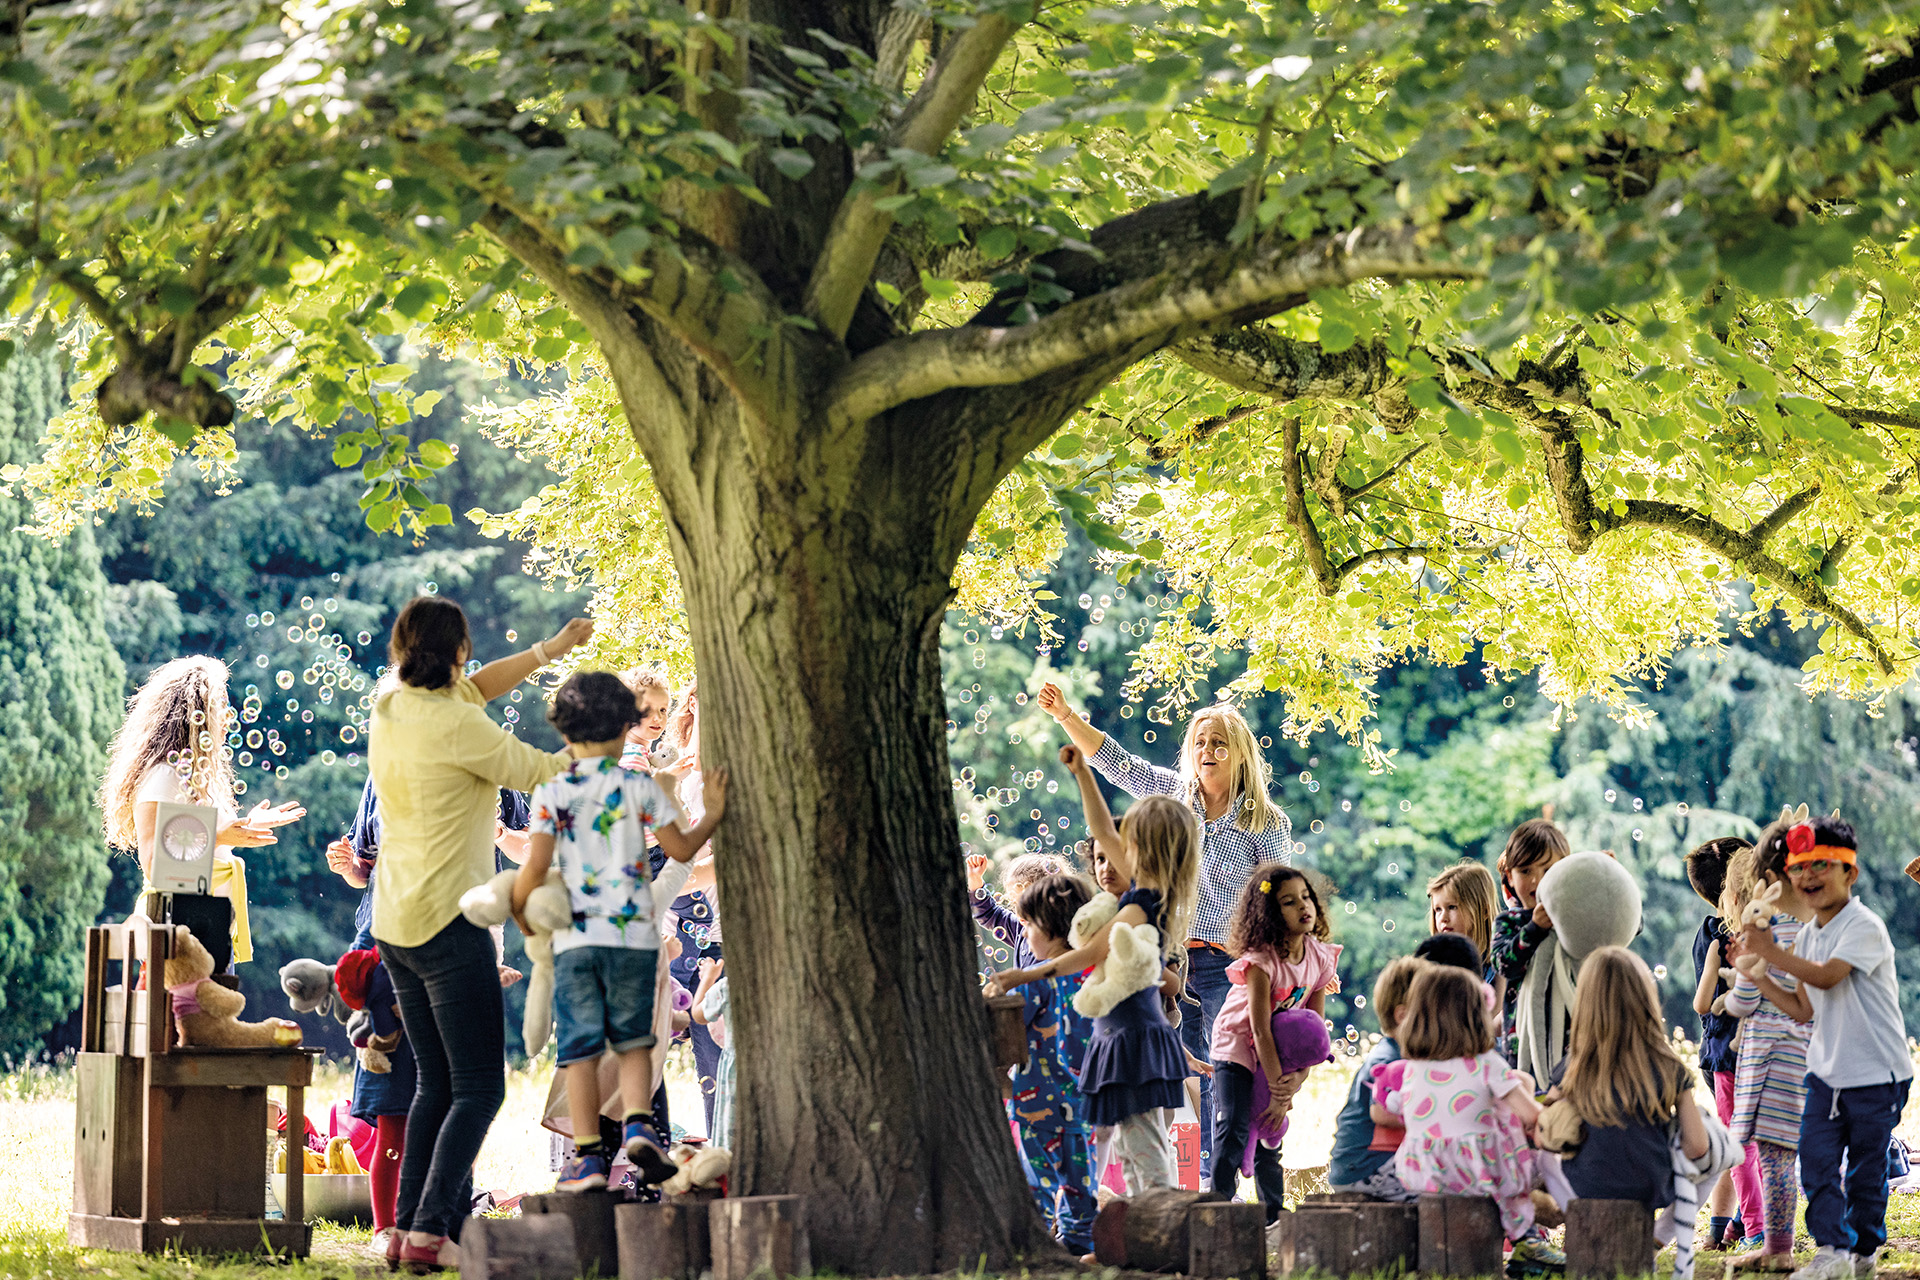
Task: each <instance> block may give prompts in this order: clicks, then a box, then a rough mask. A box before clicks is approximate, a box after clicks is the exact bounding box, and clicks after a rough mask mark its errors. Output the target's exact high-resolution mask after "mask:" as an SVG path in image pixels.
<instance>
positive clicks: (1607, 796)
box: [1600, 787, 1620, 804]
mask: <svg viewBox="0 0 1920 1280" xmlns="http://www.w3.org/2000/svg"><path fill="white" fill-rule="evenodd" d="M1600 794H1601V799H1603V800H1605V801H1606V802H1607V803H1608V804H1612V803H1613V802H1614V801H1615V800H1616V799H1617V798H1619V794H1620V793H1619V792H1617V791H1615V790H1614V789H1613V788H1612V787H1608V788H1607V789H1606V790H1605V791H1603V792H1601V793H1600Z"/></svg>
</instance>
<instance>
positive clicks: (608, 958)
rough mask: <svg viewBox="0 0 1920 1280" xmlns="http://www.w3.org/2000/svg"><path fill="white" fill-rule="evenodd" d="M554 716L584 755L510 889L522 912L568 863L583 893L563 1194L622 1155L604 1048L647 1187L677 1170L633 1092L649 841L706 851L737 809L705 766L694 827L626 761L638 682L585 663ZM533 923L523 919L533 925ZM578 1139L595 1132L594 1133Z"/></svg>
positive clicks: (567, 1056) (573, 967) (649, 921)
mask: <svg viewBox="0 0 1920 1280" xmlns="http://www.w3.org/2000/svg"><path fill="white" fill-rule="evenodd" d="M547 719H548V720H550V721H552V722H553V727H554V728H555V729H558V730H559V731H560V736H561V737H563V738H565V739H566V740H567V750H568V752H569V753H570V754H571V755H572V756H573V763H572V764H571V765H569V766H568V768H567V771H566V772H565V773H562V774H561V775H560V776H559V777H557V778H555V779H553V781H551V782H544V783H542V784H540V786H539V787H538V788H537V789H536V790H535V791H534V793H533V822H532V825H531V827H530V831H531V833H532V839H531V841H530V842H529V846H530V847H529V851H528V854H527V861H526V864H525V865H524V866H522V867H521V868H520V875H519V877H518V878H517V879H516V880H515V881H514V885H513V912H514V918H515V919H516V920H522V917H521V914H520V913H521V912H522V911H524V910H525V909H526V905H527V898H528V895H530V894H531V893H532V892H533V891H534V890H535V889H536V888H538V887H539V886H541V885H543V884H545V883H546V880H547V871H548V869H549V867H552V866H558V867H559V869H560V875H561V878H562V879H563V880H564V881H565V882H566V886H567V894H568V896H569V897H571V898H572V900H573V928H572V929H570V930H567V931H566V932H564V933H558V934H555V935H554V939H553V969H554V973H553V1021H554V1032H555V1035H554V1038H555V1040H556V1041H557V1042H558V1052H557V1054H556V1061H557V1064H558V1066H559V1068H560V1070H561V1071H563V1072H564V1073H566V1080H567V1102H568V1106H569V1108H570V1109H571V1111H572V1113H573V1117H572V1118H573V1132H574V1134H575V1135H576V1136H575V1144H576V1149H577V1154H576V1156H575V1158H574V1159H573V1160H572V1161H571V1162H569V1163H568V1165H567V1167H566V1168H565V1169H564V1170H562V1171H561V1176H560V1181H559V1184H558V1186H559V1189H560V1190H561V1191H591V1190H596V1189H598V1188H601V1187H604V1186H606V1185H607V1171H608V1168H609V1165H610V1163H611V1161H610V1157H609V1153H608V1152H606V1151H605V1150H603V1149H602V1145H601V1139H600V1136H599V1115H600V1103H601V1098H600V1080H599V1075H598V1072H597V1064H598V1062H599V1059H600V1054H601V1051H602V1050H603V1049H608V1048H610V1049H612V1050H613V1053H614V1056H615V1057H616V1058H618V1059H619V1063H620V1096H621V1097H623V1098H625V1099H627V1100H628V1106H629V1110H628V1112H627V1114H626V1117H625V1125H624V1128H623V1130H622V1146H623V1148H624V1150H625V1151H626V1154H627V1159H629V1160H631V1161H632V1162H633V1166H634V1168H635V1169H637V1170H639V1172H640V1175H641V1178H642V1179H643V1180H644V1181H645V1182H647V1183H648V1184H649V1185H651V1184H653V1183H656V1182H664V1181H666V1180H667V1179H668V1178H670V1177H672V1176H673V1174H674V1173H675V1172H676V1166H675V1165H674V1164H673V1163H672V1162H671V1161H670V1160H668V1159H667V1155H666V1152H665V1151H663V1150H662V1149H661V1147H660V1144H659V1142H658V1141H656V1140H655V1138H654V1135H653V1123H652V1116H651V1115H650V1113H649V1112H647V1111H646V1110H643V1109H638V1108H634V1107H633V1105H632V1104H633V1100H635V1099H641V1098H647V1097H649V1096H650V1095H651V1094H652V1092H653V1085H652V1082H651V1065H652V1064H651V1061H650V1055H649V1051H650V1050H651V1049H652V1048H653V1045H654V1033H653V997H654V988H655V985H656V984H655V977H656V973H655V970H656V966H657V965H658V964H659V958H660V926H659V924H658V923H657V922H656V921H655V919H654V914H653V910H654V908H653V884H652V879H651V877H650V876H649V875H648V867H647V836H648V834H649V833H651V834H652V835H653V836H654V837H655V838H656V839H657V840H658V841H659V843H660V848H661V849H662V850H663V851H665V853H666V854H667V856H668V857H670V858H672V859H674V860H675V861H676V862H686V861H687V860H689V859H690V858H692V857H693V855H694V854H695V853H696V852H698V851H699V849H700V847H701V846H702V845H704V844H706V842H707V838H708V837H709V836H711V835H712V834H713V829H714V827H716V826H718V825H719V822H720V818H721V815H722V814H724V813H725V812H726V807H727V771H726V770H725V769H714V770H709V771H708V772H707V773H705V774H704V775H703V784H704V786H703V794H702V796H701V800H702V802H703V805H704V808H705V810H706V812H705V814H704V816H702V817H701V819H700V821H699V822H698V823H697V824H695V826H694V828H693V830H691V831H683V830H681V828H680V810H679V808H678V807H677V806H676V805H675V804H674V803H673V801H672V800H671V799H670V798H669V797H668V796H667V794H666V792H664V791H662V790H661V789H660V787H659V784H657V783H656V782H654V780H653V779H652V778H651V777H649V776H648V775H647V774H644V773H641V772H639V771H637V770H633V769H626V768H623V767H621V765H620V763H619V760H620V753H621V751H622V750H623V749H624V748H625V747H626V737H627V730H629V729H631V728H633V726H634V725H635V724H637V723H639V720H640V708H639V705H638V703H637V702H636V701H635V699H634V695H633V690H632V689H630V688H628V687H627V686H626V685H625V684H624V683H622V682H621V680H620V678H619V677H618V676H615V675H612V674H610V673H608V672H604V671H587V672H581V673H579V674H577V675H575V676H573V677H572V678H571V679H569V680H568V681H567V682H566V683H565V684H563V685H561V686H560V690H559V692H558V693H556V694H555V695H554V699H553V706H552V708H551V709H550V710H549V711H548V712H547ZM525 927H526V926H525V924H524V922H523V923H522V924H521V928H522V929H525ZM579 1135H588V1136H585V1137H582V1136H579Z"/></svg>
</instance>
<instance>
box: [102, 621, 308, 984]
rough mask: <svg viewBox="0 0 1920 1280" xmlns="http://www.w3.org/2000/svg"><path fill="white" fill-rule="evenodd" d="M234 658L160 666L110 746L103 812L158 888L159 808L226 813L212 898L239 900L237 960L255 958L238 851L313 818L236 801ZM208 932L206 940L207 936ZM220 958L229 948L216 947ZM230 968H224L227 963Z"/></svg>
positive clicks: (118, 844)
mask: <svg viewBox="0 0 1920 1280" xmlns="http://www.w3.org/2000/svg"><path fill="white" fill-rule="evenodd" d="M232 722H233V706H232V704H231V703H229V702H228V701H227V665H226V663H224V662H221V661H220V660H219V659H218V658H208V657H192V658H175V659H174V660H173V661H172V662H169V663H166V664H165V665H164V666H161V667H159V668H157V669H155V671H154V673H153V674H152V675H151V676H148V677H147V682H146V683H145V684H144V685H142V686H141V687H140V690H139V692H137V693H135V694H134V695H133V697H132V698H131V699H130V700H129V701H128V703H127V718H126V721H125V722H124V723H123V724H122V725H121V726H120V731H119V732H118V733H116V734H114V736H113V744H112V746H110V747H109V748H108V760H107V776H106V778H105V779H104V780H103V781H102V782H101V784H100V800H99V803H100V813H101V816H102V818H103V819H104V824H103V825H104V827H105V830H106V836H107V843H108V844H110V845H112V846H113V847H114V848H116V849H127V850H131V851H132V852H133V854H134V856H135V857H137V858H139V860H140V874H141V878H142V879H143V880H144V881H146V882H147V883H146V886H145V887H143V889H142V897H143V899H144V897H145V894H146V893H147V892H150V891H151V879H150V877H151V876H152V874H153V848H154V837H155V825H156V821H157V818H158V815H159V811H160V805H161V804H162V803H163V802H166V801H172V802H174V803H178V804H198V805H206V806H208V807H209V808H212V809H215V810H218V811H219V814H220V825H219V828H218V829H217V830H216V831H215V833H214V844H215V845H216V846H217V852H216V853H215V855H214V864H213V884H212V886H211V889H212V893H213V896H215V897H220V898H226V899H228V900H229V901H230V902H231V903H232V904H233V929H232V957H233V960H234V962H235V963H241V964H244V963H245V962H246V961H248V960H250V959H252V957H253V942H252V937H251V935H250V934H249V932H248V930H247V870H246V864H245V863H244V862H242V861H241V860H240V859H239V858H237V857H235V856H234V855H233V853H232V852H231V851H232V850H234V849H250V848H256V847H258V846H260V845H266V844H273V843H275V840H276V837H275V836H274V834H273V831H274V828H276V827H284V826H286V825H287V824H288V823H290V822H295V821H298V820H299V819H300V818H302V817H304V816H305V814H306V812H307V811H306V810H305V809H303V808H301V807H300V806H299V805H298V804H294V803H292V802H291V801H289V802H288V803H286V804H281V805H271V804H268V803H266V802H265V801H262V802H261V803H260V804H257V805H255V806H254V807H253V809H252V810H251V811H249V812H248V813H247V814H246V816H244V817H242V816H240V814H239V812H238V811H237V809H236V808H235V803H234V792H235V786H234V779H233V762H232V755H233V752H232V750H231V748H229V747H228V746H227V741H226V739H227V730H228V728H229V727H230V726H231V724H232ZM206 941H207V940H206V939H204V938H203V939H202V942H206ZM208 950H210V951H212V952H214V954H215V957H216V961H217V960H218V958H219V956H220V954H221V953H222V952H223V951H224V950H225V948H223V947H218V946H214V945H212V944H210V943H209V944H208ZM221 967H224V965H222V966H221Z"/></svg>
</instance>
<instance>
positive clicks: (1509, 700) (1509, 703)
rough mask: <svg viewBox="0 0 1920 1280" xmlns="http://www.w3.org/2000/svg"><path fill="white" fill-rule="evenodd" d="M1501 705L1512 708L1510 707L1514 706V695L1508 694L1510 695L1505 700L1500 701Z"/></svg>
mask: <svg viewBox="0 0 1920 1280" xmlns="http://www.w3.org/2000/svg"><path fill="white" fill-rule="evenodd" d="M1500 705H1501V706H1503V707H1510V706H1512V705H1513V695H1512V694H1508V695H1507V696H1506V697H1504V698H1502V699H1500Z"/></svg>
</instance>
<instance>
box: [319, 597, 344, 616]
mask: <svg viewBox="0 0 1920 1280" xmlns="http://www.w3.org/2000/svg"><path fill="white" fill-rule="evenodd" d="M320 607H321V608H322V609H325V610H326V611H327V612H328V613H332V612H334V611H335V610H336V609H338V608H339V607H340V602H339V601H338V600H335V599H334V598H333V597H331V596H329V597H327V599H326V600H325V601H324V602H323V603H322V604H321V606H320Z"/></svg>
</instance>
